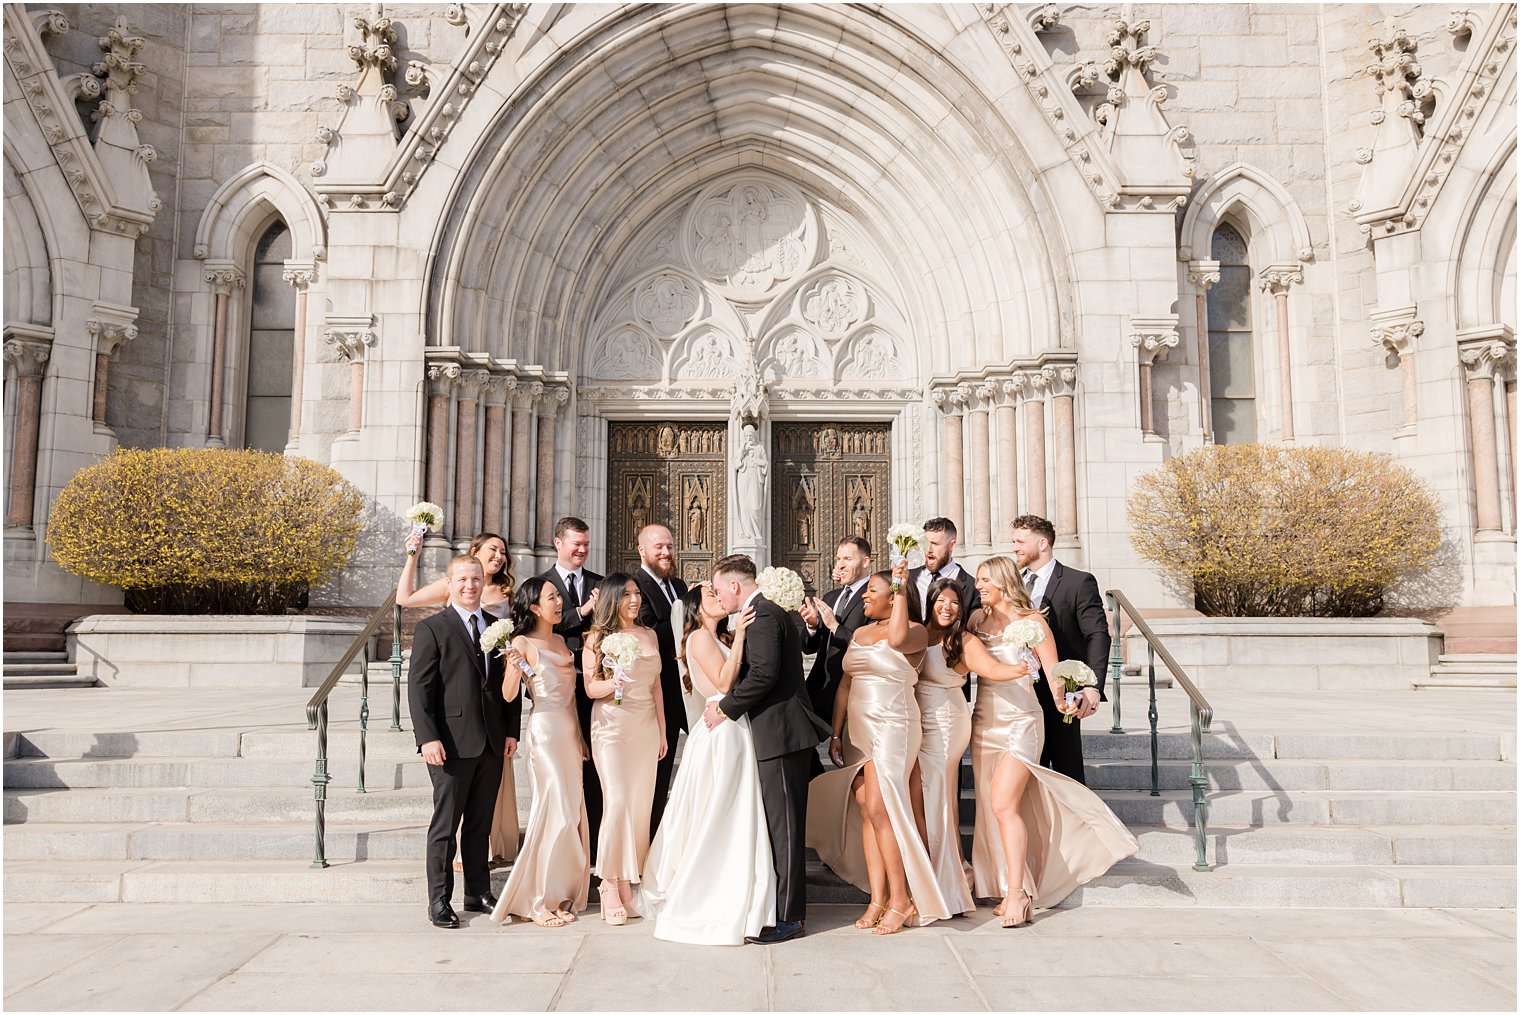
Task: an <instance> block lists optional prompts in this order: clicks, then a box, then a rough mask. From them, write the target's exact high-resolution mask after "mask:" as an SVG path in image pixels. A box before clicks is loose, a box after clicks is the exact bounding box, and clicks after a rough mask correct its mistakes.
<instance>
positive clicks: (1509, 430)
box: [1504, 358, 1520, 532]
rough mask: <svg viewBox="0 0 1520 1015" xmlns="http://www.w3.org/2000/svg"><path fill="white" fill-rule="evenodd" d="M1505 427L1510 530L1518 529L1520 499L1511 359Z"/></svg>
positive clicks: (1505, 397) (1513, 369)
mask: <svg viewBox="0 0 1520 1015" xmlns="http://www.w3.org/2000/svg"><path fill="white" fill-rule="evenodd" d="M1504 428H1505V438H1504V439H1505V440H1506V441H1508V442H1509V530H1510V531H1511V532H1514V531H1516V529H1517V528H1520V526H1517V524H1516V518H1517V511H1520V508H1517V507H1516V504H1515V502H1516V501H1520V487H1517V486H1516V485H1515V457H1516V455H1515V435H1516V430H1515V361H1514V359H1513V358H1511V359H1510V363H1509V371H1508V376H1507V377H1506V378H1505V379H1504Z"/></svg>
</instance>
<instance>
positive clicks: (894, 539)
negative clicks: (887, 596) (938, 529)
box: [887, 522, 929, 592]
mask: <svg viewBox="0 0 1520 1015" xmlns="http://www.w3.org/2000/svg"><path fill="white" fill-rule="evenodd" d="M928 541H929V535H928V533H926V532H925V531H924V528H923V526H922V525H913V524H912V523H910V522H898V523H897V524H896V525H894V526H892V527H891V528H890V529H888V530H887V543H888V544H889V545H890V546H891V547H892V563H893V565H896V564H897V562H898V561H900V560H906V561H907V562H908V566H909V567H923V565H924V544H925V543H926V542H928ZM901 584H902V583H901V582H899V581H897V580H896V579H893V581H892V591H893V592H896V591H897V590H898V588H899V587H900V586H901Z"/></svg>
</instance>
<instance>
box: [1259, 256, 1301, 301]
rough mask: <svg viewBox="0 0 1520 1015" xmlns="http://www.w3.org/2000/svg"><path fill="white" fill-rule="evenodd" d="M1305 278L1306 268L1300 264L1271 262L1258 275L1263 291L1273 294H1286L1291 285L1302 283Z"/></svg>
mask: <svg viewBox="0 0 1520 1015" xmlns="http://www.w3.org/2000/svg"><path fill="white" fill-rule="evenodd" d="M1303 280H1304V269H1303V265H1300V264H1269V265H1267V267H1265V268H1263V269H1262V270H1261V272H1260V274H1258V275H1257V276H1256V283H1257V284H1258V285H1259V286H1261V290H1262V292H1267V293H1271V294H1272V295H1273V296H1282V295H1286V294H1287V292H1288V287H1289V286H1292V285H1294V284H1298V283H1302V282H1303Z"/></svg>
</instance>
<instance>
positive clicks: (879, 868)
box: [807, 574, 951, 934]
mask: <svg viewBox="0 0 1520 1015" xmlns="http://www.w3.org/2000/svg"><path fill="white" fill-rule="evenodd" d="M907 591H908V590H907V588H906V586H904V587H903V588H901V589H900V590H899V591H898V592H897V593H896V594H893V593H892V591H891V587H890V585H889V583H888V580H887V578H886V577H885V576H883V575H882V574H876V575H873V576H872V577H871V579H870V580H869V581H868V582H867V583H866V587H865V589H864V590H862V592H861V602H862V603H863V604H864V606H865V615H866V619H867V620H868V621H875V623H867V624H864V625H862V626H861V627H858V628H856V630H855V632H854V634H853V635H852V636H851V640H850V645H849V648H847V649H846V650H845V654H844V659H843V667H844V677H843V678H842V679H841V681H840V684H839V690H838V691H837V693H836V697H835V702H834V730H835V736H834V738H833V739H832V740H830V742H829V752H830V754H831V755H832V756H833V758H834V762H835V764H837V765H840V766H841V767H840V768H838V769H836V770H835V771H832V772H826V773H824V774H823V775H820V776H818V777H817V778H816V779H814V780H813V781H812V783H811V785H810V786H809V788H808V820H807V844H808V845H809V846H811V847H813V848H814V849H815V850H817V851H818V855H819V857H820V858H822V860H823V862H824V863H826V864H828V865H829V867H830V868H832V869H833V871H834V872H835V873H836V874H838V875H839V876H840V877H842V878H844V879H845V880H846V881H849V882H850V883H851V884H854V885H855V886H856V887H858V888H861V889H863V890H867V891H869V892H870V893H871V905H870V906H869V907H868V908H867V909H866V912H865V914H864V915H863V916H862V917H861V918H860V919H859V920H857V921H856V922H855V926H856V927H859V928H860V929H861V930H866V929H871V930H872V931H873V933H876V934H895V933H897V932H898V931H899V930H901V929H902V928H903V927H905V926H913V925H915V924H927V923H930V922H932V921H934V920H945V919H949V917H950V916H951V911H950V907H949V905H948V904H947V903H946V902H945V898H944V895H943V894H942V893H941V891H940V887H939V884H938V883H937V881H936V879H935V874H934V867H933V865H932V863H931V862H930V860H929V853H928V850H927V849H925V847H924V842H923V839H922V837H921V836H920V834H919V829H918V822H917V821H916V820H915V815H914V807H913V793H912V780H913V772H914V769H915V768H916V766H917V765H918V752H919V743H920V740H921V738H922V735H923V731H922V726H921V717H920V715H919V708H918V700H917V698H916V697H915V695H914V690H913V687H914V684H916V683H917V681H918V668H917V662H916V661H917V660H921V659H922V657H923V653H924V649H925V647H926V646H927V643H928V636H927V634H926V633H925V632H924V628H923V625H921V624H919V623H917V622H914V621H911V620H910V612H917V603H916V600H913V599H911V598H910V597H909V596H908V595H906V592H907Z"/></svg>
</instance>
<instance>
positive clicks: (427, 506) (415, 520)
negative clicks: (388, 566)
mask: <svg viewBox="0 0 1520 1015" xmlns="http://www.w3.org/2000/svg"><path fill="white" fill-rule="evenodd" d="M406 520H407V521H409V522H411V523H412V535H414V536H420V535H422V534H423V533H425V532H432V531H435V530H437V529H439V528H442V527H443V508H441V507H439V506H438V505H437V504H433V503H431V502H429V501H425V500H424V501H418V502H417V503H416V504H413V505H412V506H411V507H410V508H408V509H407V512H406ZM416 552H417V551H416V550H408V551H407V556H411V555H412V554H414V553H416ZM507 637H508V638H511V637H512V636H511V635H507Z"/></svg>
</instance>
